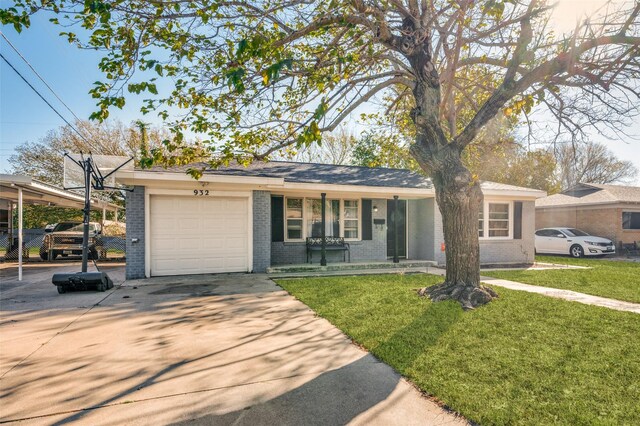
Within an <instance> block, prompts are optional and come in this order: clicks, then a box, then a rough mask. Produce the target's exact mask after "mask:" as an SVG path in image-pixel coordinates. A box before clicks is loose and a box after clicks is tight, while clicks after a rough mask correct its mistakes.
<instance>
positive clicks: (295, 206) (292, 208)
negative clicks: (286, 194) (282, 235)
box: [286, 198, 302, 240]
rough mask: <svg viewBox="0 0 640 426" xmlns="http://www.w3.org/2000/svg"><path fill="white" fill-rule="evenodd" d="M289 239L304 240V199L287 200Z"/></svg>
mask: <svg viewBox="0 0 640 426" xmlns="http://www.w3.org/2000/svg"><path fill="white" fill-rule="evenodd" d="M286 218H287V239H288V240H301V239H302V198H287V210H286Z"/></svg>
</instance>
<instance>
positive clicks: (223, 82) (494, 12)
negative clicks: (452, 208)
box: [0, 0, 640, 158]
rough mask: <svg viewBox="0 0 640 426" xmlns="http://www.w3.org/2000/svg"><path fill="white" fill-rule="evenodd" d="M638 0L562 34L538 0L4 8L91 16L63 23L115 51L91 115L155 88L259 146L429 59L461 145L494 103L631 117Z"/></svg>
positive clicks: (191, 124) (208, 127)
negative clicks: (420, 55) (162, 86)
mask: <svg viewBox="0 0 640 426" xmlns="http://www.w3.org/2000/svg"><path fill="white" fill-rule="evenodd" d="M639 7H640V6H638V5H637V4H636V5H635V6H633V4H631V7H630V6H629V3H616V4H611V5H609V6H608V8H607V9H606V10H605V11H604V12H603V16H600V17H599V18H598V19H594V22H590V21H588V20H585V21H584V22H581V23H580V24H579V25H577V26H576V29H575V31H574V32H573V33H572V34H570V35H567V36H557V35H555V34H554V33H553V31H552V30H551V28H550V25H549V13H550V5H549V4H548V3H547V2H545V1H535V0H534V1H522V0H507V1H501V0H492V1H487V2H474V1H459V2H450V1H427V0H424V1H418V0H409V1H393V0H389V1H362V0H349V1H346V0H342V1H340V0H332V1H321V2H308V1H301V0H264V1H246V2H234V1H224V0H197V1H194V0H189V1H186V0H176V1H141V0H115V1H100V0H95V1H84V0H82V1H80V0H44V1H42V0H37V1H36V0H19V1H16V2H15V5H14V6H13V7H12V8H6V9H4V10H2V14H1V16H0V17H1V19H2V22H3V23H5V24H13V25H14V26H15V27H16V28H17V29H22V28H23V27H25V26H28V25H29V22H30V20H29V17H30V15H31V14H33V13H36V12H38V11H40V10H49V11H53V12H55V13H56V15H55V16H54V17H53V18H52V21H53V22H55V23H60V24H70V23H76V24H78V25H80V26H81V27H82V28H83V30H80V31H76V32H73V27H72V28H71V29H67V28H64V31H63V33H62V34H63V35H64V36H65V37H67V38H68V39H69V41H70V42H73V43H77V44H79V45H82V46H85V47H91V48H97V49H102V50H104V51H105V57H104V59H103V60H102V61H101V63H100V68H101V69H102V71H103V72H104V74H105V80H104V81H102V82H96V85H95V87H94V88H93V89H92V90H91V94H92V95H93V96H94V97H95V98H96V99H98V101H99V107H100V110H99V111H98V112H96V113H95V114H94V118H100V119H104V118H106V117H107V116H108V115H109V108H110V107H121V106H123V105H124V103H125V102H126V94H127V93H140V92H147V93H148V94H149V100H148V101H147V103H146V105H145V106H144V108H143V111H144V112H151V111H157V112H158V113H159V114H160V115H161V116H163V117H169V116H170V112H171V109H172V108H183V109H185V110H186V111H187V112H188V114H187V115H185V116H183V117H181V118H180V119H179V120H176V121H175V122H174V123H173V124H175V126H176V127H175V129H176V130H178V131H179V132H180V131H182V130H185V129H190V130H192V131H195V132H199V133H202V134H206V135H208V140H209V141H211V143H214V144H216V146H217V153H218V154H220V155H222V156H226V157H229V156H232V155H234V154H236V155H247V154H249V155H252V156H256V157H258V158H265V157H268V156H269V155H270V154H271V153H273V152H276V151H278V150H280V149H282V148H283V147H286V146H288V145H291V144H293V145H297V146H304V145H308V144H312V143H316V142H318V141H319V140H320V138H321V132H323V131H331V130H334V129H336V128H337V126H338V125H339V124H340V123H341V122H343V121H344V120H345V119H347V118H349V116H350V114H351V113H353V112H354V111H357V110H358V108H359V107H360V106H362V105H363V104H365V103H367V102H369V101H371V100H372V99H373V98H374V97H375V96H377V95H383V94H385V95H389V93H390V91H389V90H387V89H391V88H393V89H394V92H395V98H394V99H392V100H391V102H395V103H399V102H401V101H402V99H405V98H412V97H413V96H412V91H413V89H414V87H415V85H416V78H417V77H418V75H417V73H420V72H425V73H426V74H429V73H432V74H433V76H434V77H435V78H436V80H437V81H434V82H433V83H434V84H436V85H437V86H438V88H439V89H440V88H441V90H439V92H440V93H439V96H438V99H437V100H435V101H436V103H435V104H434V105H433V106H434V108H435V111H434V113H435V116H436V117H437V119H438V121H439V123H442V124H443V126H442V131H443V132H444V133H445V134H446V135H447V137H448V139H449V140H450V141H451V142H453V143H455V144H457V145H458V146H459V147H460V148H463V147H465V146H467V145H468V144H469V143H470V142H471V141H472V140H473V139H474V137H475V136H476V134H477V133H478V131H479V130H480V129H481V128H482V127H483V125H485V124H486V123H487V122H488V121H489V120H490V119H491V118H493V117H494V116H495V115H496V114H498V113H500V112H502V113H503V114H505V115H516V114H519V113H524V112H529V111H530V110H531V109H532V108H533V107H534V106H535V105H537V104H541V105H544V106H545V107H546V108H548V110H549V111H551V112H552V113H553V114H554V115H555V116H556V117H557V118H558V123H559V124H558V126H559V130H560V131H562V130H565V131H567V132H571V133H572V134H574V135H579V134H580V133H581V132H583V131H584V126H585V125H586V124H592V125H599V126H603V127H607V128H610V129H612V130H614V131H615V132H621V131H623V129H622V128H621V127H620V126H619V124H620V122H621V121H625V120H626V121H628V120H629V119H631V118H632V116H633V115H634V114H636V113H637V105H638V102H636V101H635V100H636V99H637V96H638V81H637V73H638V45H639V42H638V32H639V31H640V30H639V29H638V28H639V25H638V8H639ZM418 49H426V51H425V53H427V56H426V58H428V60H427V61H426V62H425V63H424V64H416V63H412V61H413V60H414V59H412V58H413V57H414V55H415V54H416V53H417V52H418ZM423 67H426V68H423ZM426 74H425V75H426ZM470 77H471V78H470ZM158 79H163V80H164V81H165V82H166V81H170V82H171V85H172V87H171V90H168V91H165V92H163V93H158V84H157V81H158ZM576 88H579V89H580V90H576ZM156 95H157V96H156ZM410 103H411V104H414V105H415V100H414V99H411V100H410ZM610 112H613V113H615V114H609V113H610ZM604 118H606V120H605V119H604Z"/></svg>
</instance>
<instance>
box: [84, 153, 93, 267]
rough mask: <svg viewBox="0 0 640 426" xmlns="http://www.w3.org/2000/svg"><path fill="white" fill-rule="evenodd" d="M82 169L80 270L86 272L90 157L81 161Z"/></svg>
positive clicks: (91, 166) (89, 210) (89, 207)
mask: <svg viewBox="0 0 640 426" xmlns="http://www.w3.org/2000/svg"><path fill="white" fill-rule="evenodd" d="M82 165H83V167H82V168H83V169H84V187H85V190H84V216H83V221H82V272H87V269H88V264H89V222H90V221H91V173H92V171H93V170H92V169H93V165H92V164H91V157H90V156H89V157H87V159H86V160H84V161H83V164H82Z"/></svg>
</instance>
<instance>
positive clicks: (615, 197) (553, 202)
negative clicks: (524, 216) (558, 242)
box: [536, 183, 640, 245]
mask: <svg viewBox="0 0 640 426" xmlns="http://www.w3.org/2000/svg"><path fill="white" fill-rule="evenodd" d="M561 226H566V227H572V228H578V229H582V230H583V231H586V232H588V233H589V234H593V235H597V236H599V237H605V238H609V239H611V240H612V241H616V242H617V244H618V245H620V244H621V242H622V243H625V244H627V243H632V242H634V241H640V187H634V186H622V185H601V184H595V183H580V184H578V185H576V186H575V187H573V188H571V189H568V190H566V191H564V192H561V193H560V194H554V195H551V196H548V197H544V198H539V199H537V200H536V227H537V228H538V229H540V228H548V227H561Z"/></svg>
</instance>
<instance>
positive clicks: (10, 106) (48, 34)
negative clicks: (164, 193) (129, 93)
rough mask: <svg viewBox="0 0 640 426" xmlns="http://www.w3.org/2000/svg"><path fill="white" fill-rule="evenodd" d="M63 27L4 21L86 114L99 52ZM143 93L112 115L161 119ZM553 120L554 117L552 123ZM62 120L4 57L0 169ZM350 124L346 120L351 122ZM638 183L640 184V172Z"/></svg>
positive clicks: (630, 149)
mask: <svg viewBox="0 0 640 426" xmlns="http://www.w3.org/2000/svg"><path fill="white" fill-rule="evenodd" d="M602 4H603V1H602V0H560V1H559V2H558V6H557V8H556V10H555V12H554V26H555V28H556V29H557V30H560V31H569V30H571V29H572V28H573V27H574V25H575V22H576V19H578V18H579V17H581V16H584V15H585V14H589V13H591V12H593V11H594V10H596V9H597V8H598V7H600V6H601V5H602ZM60 31H62V29H61V28H60V27H57V26H53V25H51V24H50V23H49V22H47V18H45V17H44V16H38V15H36V16H35V17H34V18H33V19H32V26H31V28H29V29H28V30H26V31H23V32H22V33H21V34H18V33H17V32H16V31H15V30H14V29H13V28H12V27H6V26H5V27H2V32H3V33H4V34H5V36H7V38H9V40H11V42H12V43H13V44H14V45H15V46H16V47H17V48H18V50H19V51H20V52H21V53H22V55H23V56H25V58H26V59H27V60H28V61H29V62H30V63H31V65H32V66H33V67H34V68H35V69H36V71H38V73H40V75H42V76H43V77H44V79H45V80H46V81H47V82H48V83H49V85H51V86H52V87H53V88H54V90H55V91H56V92H57V93H58V95H59V96H60V97H61V98H62V99H63V100H64V102H65V103H66V104H67V105H69V106H70V108H71V109H72V110H73V112H74V113H75V114H76V115H78V116H79V117H80V118H82V119H85V118H88V116H89V114H91V112H93V111H95V109H96V107H95V100H93V99H92V98H91V97H90V95H89V94H88V91H89V89H90V88H91V87H92V85H93V82H95V81H98V80H101V79H102V74H101V73H100V71H99V70H98V67H97V65H98V62H99V60H100V57H101V55H100V53H99V52H95V51H92V50H80V49H77V48H75V47H74V46H71V45H69V43H68V42H67V41H66V40H65V39H64V38H62V37H60V36H58V33H59V32H60ZM0 51H1V52H2V54H3V55H5V56H6V57H7V59H8V60H9V61H10V62H11V63H12V64H13V65H14V66H15V67H16V68H17V69H18V70H19V71H20V72H21V73H22V74H23V75H24V76H25V77H26V78H27V80H28V81H29V82H30V83H31V84H33V85H34V86H35V87H36V88H37V89H38V90H39V91H40V93H42V94H43V95H45V97H46V98H47V100H48V101H49V102H50V103H51V104H52V105H54V106H55V107H56V109H58V111H60V112H61V113H62V115H63V116H64V117H65V118H66V119H67V120H69V121H73V115H72V114H71V113H70V112H69V111H68V110H66V109H65V108H64V106H62V105H61V104H60V103H59V102H58V101H57V100H56V99H55V98H54V96H53V95H52V94H51V93H50V92H49V91H48V90H47V89H46V87H45V86H44V85H43V84H42V83H41V82H40V81H39V80H38V79H37V77H36V76H35V75H34V74H33V73H32V72H31V70H29V68H28V67H27V65H26V64H25V63H24V62H23V61H22V60H21V59H20V58H19V56H18V55H17V54H16V53H15V52H14V51H13V50H12V49H11V48H10V47H9V45H8V44H7V43H6V42H5V41H4V40H0ZM140 101H141V98H138V99H136V98H131V99H127V105H126V106H125V108H124V109H123V110H118V109H112V110H111V111H110V112H111V117H113V118H117V119H119V120H121V121H123V122H124V123H130V122H132V121H135V120H137V119H143V120H144V121H145V122H148V123H152V124H160V123H161V122H160V120H159V119H157V118H155V117H154V116H153V115H149V116H142V115H141V113H140V112H139V106H140ZM549 124H550V125H551V124H552V123H549ZM62 125H64V121H63V120H62V119H61V118H60V117H58V116H57V115H56V113H55V112H53V111H52V110H51V109H50V108H49V107H48V106H47V105H46V104H45V103H44V102H43V101H42V99H40V98H39V97H38V95H36V94H35V93H34V92H33V91H32V90H31V89H30V88H29V87H28V86H27V85H26V84H25V83H24V82H23V81H22V80H21V79H20V77H18V76H17V75H16V74H15V73H14V71H13V70H11V68H9V66H8V65H7V64H6V63H5V62H4V61H2V62H1V63H0V172H8V171H9V169H10V166H9V163H8V158H9V157H10V156H11V155H12V154H13V152H14V149H15V147H16V146H18V145H20V144H22V143H24V142H25V141H37V140H38V139H40V138H42V137H43V136H45V135H46V134H47V132H48V131H50V130H52V129H55V128H57V127H59V126H62ZM347 126H348V123H347ZM627 133H630V134H631V135H633V136H634V137H635V139H630V140H627V141H615V140H611V141H610V140H606V139H605V138H603V137H602V136H600V135H598V134H596V133H593V134H592V139H593V140H595V141H598V142H605V143H606V144H607V146H608V147H609V149H611V151H613V152H614V153H615V154H616V155H617V156H618V157H619V158H622V159H625V160H629V161H632V162H633V163H634V164H635V165H636V167H637V168H638V169H640V120H636V122H635V123H634V124H633V125H632V126H631V127H630V128H629V129H627ZM636 184H637V185H640V176H639V177H638V181H637V182H636Z"/></svg>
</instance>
